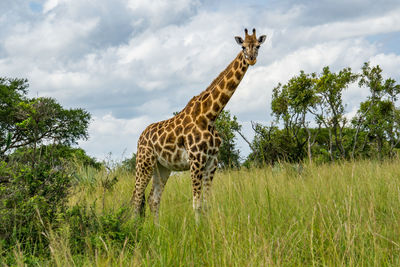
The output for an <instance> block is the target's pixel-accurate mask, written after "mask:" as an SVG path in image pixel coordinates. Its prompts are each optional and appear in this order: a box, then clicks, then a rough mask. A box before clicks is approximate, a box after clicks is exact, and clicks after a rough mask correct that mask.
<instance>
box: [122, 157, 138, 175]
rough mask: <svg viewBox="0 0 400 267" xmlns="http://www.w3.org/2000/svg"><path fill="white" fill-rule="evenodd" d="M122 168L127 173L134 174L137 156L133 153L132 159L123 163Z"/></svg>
mask: <svg viewBox="0 0 400 267" xmlns="http://www.w3.org/2000/svg"><path fill="white" fill-rule="evenodd" d="M122 167H123V168H125V169H126V170H127V171H129V172H131V173H134V172H135V168H136V154H135V153H133V154H132V157H131V158H128V159H125V160H124V161H122Z"/></svg>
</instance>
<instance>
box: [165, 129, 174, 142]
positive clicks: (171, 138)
mask: <svg viewBox="0 0 400 267" xmlns="http://www.w3.org/2000/svg"><path fill="white" fill-rule="evenodd" d="M175 140H176V137H175V134H174V133H173V132H171V133H169V134H168V136H167V140H165V142H166V143H167V144H174V143H175Z"/></svg>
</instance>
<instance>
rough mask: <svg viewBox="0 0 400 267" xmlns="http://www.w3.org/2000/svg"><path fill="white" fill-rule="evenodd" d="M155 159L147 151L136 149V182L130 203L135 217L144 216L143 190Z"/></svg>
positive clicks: (149, 177)
mask: <svg viewBox="0 0 400 267" xmlns="http://www.w3.org/2000/svg"><path fill="white" fill-rule="evenodd" d="M154 164H155V157H154V155H153V154H152V153H151V151H149V149H143V148H138V153H137V157H136V182H135V190H134V192H133V196H132V201H131V202H132V203H133V206H134V211H135V213H136V215H140V216H144V215H145V190H146V187H147V185H148V183H149V181H150V179H151V177H152V174H153V168H154Z"/></svg>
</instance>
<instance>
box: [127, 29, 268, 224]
mask: <svg viewBox="0 0 400 267" xmlns="http://www.w3.org/2000/svg"><path fill="white" fill-rule="evenodd" d="M245 33H246V38H245V40H244V41H243V40H242V38H240V37H235V39H236V41H237V43H238V44H240V45H242V48H243V50H242V51H241V52H240V53H239V54H238V55H237V56H236V58H235V59H234V60H233V61H232V62H231V63H230V64H229V65H228V67H226V69H225V70H224V71H222V72H221V74H220V75H219V76H218V77H217V78H216V79H215V80H214V81H213V82H212V83H211V85H210V86H209V87H208V88H207V89H206V90H204V91H203V92H202V93H201V94H199V95H198V96H195V97H193V98H192V99H191V100H190V101H189V103H188V104H187V105H186V107H185V108H184V109H183V110H182V111H181V112H179V113H178V114H177V115H176V116H174V117H172V118H170V119H167V120H164V121H160V122H156V123H153V124H151V125H149V126H148V127H147V128H146V129H145V130H144V131H143V133H142V134H141V136H140V138H139V141H138V148H137V156H136V184H135V191H134V194H133V196H132V202H133V204H134V208H135V211H136V213H138V214H141V215H143V214H144V204H145V196H144V193H145V189H146V187H147V184H148V183H149V181H150V180H151V178H153V187H152V190H151V192H150V196H149V206H150V209H151V211H152V212H153V213H154V214H155V217H156V219H157V218H158V209H159V204H160V199H161V194H162V192H163V189H164V186H165V184H166V182H167V180H168V177H169V175H170V173H171V171H184V170H190V172H191V179H192V190H193V208H194V210H195V212H196V218H197V217H198V214H199V211H200V208H201V192H202V187H203V188H204V192H203V200H205V198H206V197H207V195H208V192H209V189H210V186H211V182H212V180H213V176H214V173H215V170H216V168H217V155H218V148H219V146H220V145H221V138H220V137H219V135H218V133H217V131H216V130H215V126H214V121H215V119H216V118H217V116H218V115H219V113H220V112H221V111H222V110H223V108H224V107H225V105H226V104H227V103H228V101H229V99H230V98H231V96H232V95H233V93H234V92H235V90H236V88H237V86H238V85H239V83H240V81H241V80H242V78H243V76H244V74H245V73H246V71H247V69H248V67H249V65H254V64H255V62H256V57H257V52H258V48H259V47H260V44H261V43H263V42H264V41H265V35H263V36H261V37H260V38H259V39H257V38H256V35H255V30H254V29H253V35H248V33H247V30H245Z"/></svg>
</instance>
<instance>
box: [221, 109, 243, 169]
mask: <svg viewBox="0 0 400 267" xmlns="http://www.w3.org/2000/svg"><path fill="white" fill-rule="evenodd" d="M215 128H216V129H217V131H218V133H219V135H220V137H221V139H222V144H221V146H220V148H219V154H218V164H219V166H220V167H221V168H225V169H226V168H238V167H239V166H240V162H239V159H240V155H239V150H238V149H237V148H236V136H235V132H237V131H240V129H241V128H242V126H241V125H240V124H239V123H238V121H237V118H236V116H233V117H231V113H230V112H229V111H228V110H226V111H225V110H223V111H222V112H221V113H220V114H219V115H218V118H217V119H216V121H215Z"/></svg>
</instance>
